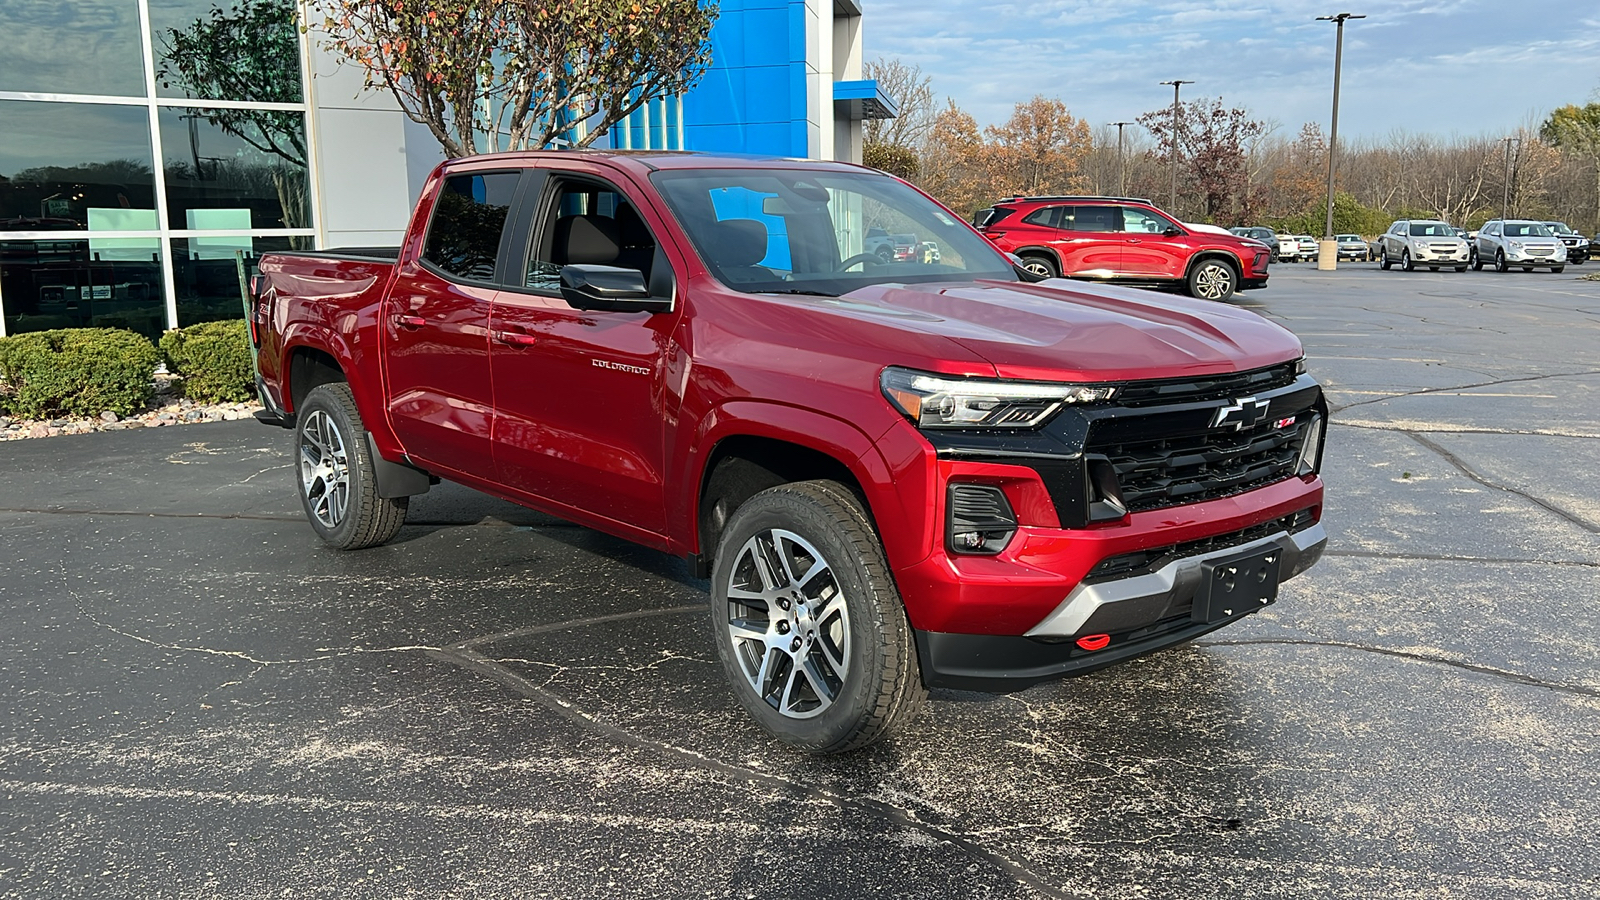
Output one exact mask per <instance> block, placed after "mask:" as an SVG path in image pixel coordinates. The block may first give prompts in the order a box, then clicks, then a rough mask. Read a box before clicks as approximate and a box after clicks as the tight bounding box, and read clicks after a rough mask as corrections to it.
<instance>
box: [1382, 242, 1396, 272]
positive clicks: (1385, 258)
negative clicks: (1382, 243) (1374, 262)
mask: <svg viewBox="0 0 1600 900" xmlns="http://www.w3.org/2000/svg"><path fill="white" fill-rule="evenodd" d="M1392 265H1394V263H1391V262H1389V248H1388V247H1379V248H1378V268H1380V269H1382V270H1384V271H1385V272H1387V271H1389V267H1390V266H1392Z"/></svg>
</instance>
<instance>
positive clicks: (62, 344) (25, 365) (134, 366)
mask: <svg viewBox="0 0 1600 900" xmlns="http://www.w3.org/2000/svg"><path fill="white" fill-rule="evenodd" d="M160 359H161V357H160V355H159V354H158V353H157V352H156V348H155V346H154V345H153V344H151V343H150V341H149V339H148V338H145V337H143V336H142V335H137V334H134V333H133V332H131V331H122V330H120V329H113V328H68V329H62V330H60V331H35V332H29V333H26V334H18V335H14V336H12V337H7V338H0V383H3V385H4V389H3V390H0V408H4V409H5V411H6V412H8V413H10V414H12V415H16V416H21V417H22V418H27V419H48V418H51V417H54V416H95V415H99V414H100V413H102V412H104V411H105V410H108V409H109V410H111V411H112V412H114V413H116V414H117V415H119V416H129V415H132V414H134V413H136V412H138V411H139V410H141V409H143V408H144V407H145V406H147V405H148V404H149V403H150V398H151V395H152V394H153V392H154V388H153V387H152V386H151V378H152V376H153V375H154V374H155V368H156V363H157V362H159V361H160Z"/></svg>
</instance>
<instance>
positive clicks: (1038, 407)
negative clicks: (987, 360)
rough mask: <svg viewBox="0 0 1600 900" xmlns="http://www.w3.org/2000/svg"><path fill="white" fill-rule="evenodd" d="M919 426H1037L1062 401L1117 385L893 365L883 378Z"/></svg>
mask: <svg viewBox="0 0 1600 900" xmlns="http://www.w3.org/2000/svg"><path fill="white" fill-rule="evenodd" d="M878 383H879V386H880V387H881V388H882V390H883V396H885V397H887V398H888V400H889V402H890V403H893V404H894V407H895V409H898V410H900V412H902V413H904V414H905V417H906V418H908V419H910V420H911V421H912V422H914V423H915V424H916V425H917V427H919V428H1033V427H1035V426H1037V425H1040V424H1042V423H1043V422H1044V421H1045V420H1046V419H1048V418H1050V417H1051V416H1052V415H1054V414H1055V412H1056V410H1059V409H1060V408H1061V407H1062V406H1069V405H1078V404H1084V403H1098V402H1101V401H1105V400H1110V399H1111V398H1112V397H1113V396H1114V395H1115V394H1116V392H1117V389H1116V387H1114V386H1105V385H1085V384H1051V383H1039V382H1025V381H980V380H976V379H973V380H967V379H959V378H945V377H942V376H939V375H930V374H927V373H925V372H914V371H912V370H910V369H897V368H892V367H891V368H888V369H884V370H883V376H882V377H881V378H879V379H878Z"/></svg>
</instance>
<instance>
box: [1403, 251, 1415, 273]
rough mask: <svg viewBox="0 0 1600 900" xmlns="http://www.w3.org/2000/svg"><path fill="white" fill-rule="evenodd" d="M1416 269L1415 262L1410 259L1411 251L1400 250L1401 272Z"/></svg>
mask: <svg viewBox="0 0 1600 900" xmlns="http://www.w3.org/2000/svg"><path fill="white" fill-rule="evenodd" d="M1416 270H1417V266H1416V264H1415V263H1413V262H1412V261H1411V251H1410V250H1409V249H1406V250H1401V251H1400V271H1402V272H1415V271H1416Z"/></svg>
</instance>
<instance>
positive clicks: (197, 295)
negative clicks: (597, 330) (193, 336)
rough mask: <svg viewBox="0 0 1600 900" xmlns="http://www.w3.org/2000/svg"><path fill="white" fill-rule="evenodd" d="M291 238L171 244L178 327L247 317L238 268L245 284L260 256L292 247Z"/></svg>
mask: <svg viewBox="0 0 1600 900" xmlns="http://www.w3.org/2000/svg"><path fill="white" fill-rule="evenodd" d="M293 243H295V241H294V239H293V238H288V237H257V238H251V237H197V238H178V239H175V240H174V241H173V242H172V272H173V275H174V276H175V279H174V280H175V281H176V284H177V296H178V327H179V328H184V327H187V326H190V325H194V324H197V323H200V322H213V321H216V320H218V319H238V318H241V317H243V315H244V299H243V296H242V290H243V288H242V286H241V285H240V283H239V264H240V262H243V264H244V277H245V283H246V284H248V283H249V278H250V276H252V275H255V274H256V273H257V272H258V271H259V269H258V268H257V264H258V263H259V262H260V259H261V254H263V253H271V252H272V251H274V250H290V249H301V248H296V247H293V246H292V244H293Z"/></svg>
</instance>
